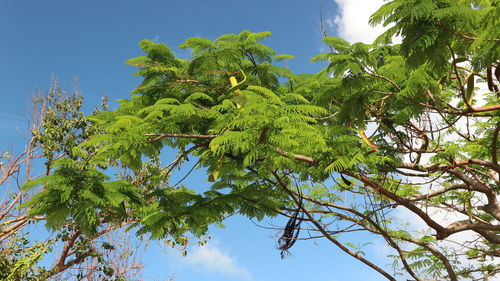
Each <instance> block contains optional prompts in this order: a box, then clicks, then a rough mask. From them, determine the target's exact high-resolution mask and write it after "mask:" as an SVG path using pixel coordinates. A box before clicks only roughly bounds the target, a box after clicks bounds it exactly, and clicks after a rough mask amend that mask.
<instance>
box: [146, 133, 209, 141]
mask: <svg viewBox="0 0 500 281" xmlns="http://www.w3.org/2000/svg"><path fill="white" fill-rule="evenodd" d="M146 136H148V137H155V138H153V139H149V140H148V141H147V142H148V143H152V142H155V141H158V140H161V139H163V138H184V139H213V138H216V137H217V136H218V135H187V134H146Z"/></svg>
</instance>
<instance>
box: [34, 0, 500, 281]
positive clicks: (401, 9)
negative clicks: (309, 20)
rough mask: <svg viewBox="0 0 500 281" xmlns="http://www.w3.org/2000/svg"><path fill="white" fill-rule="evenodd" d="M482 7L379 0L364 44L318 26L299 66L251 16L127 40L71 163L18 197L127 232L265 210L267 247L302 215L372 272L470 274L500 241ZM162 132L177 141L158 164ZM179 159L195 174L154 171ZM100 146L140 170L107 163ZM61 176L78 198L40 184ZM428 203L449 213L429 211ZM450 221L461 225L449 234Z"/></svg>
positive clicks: (495, 79)
mask: <svg viewBox="0 0 500 281" xmlns="http://www.w3.org/2000/svg"><path fill="white" fill-rule="evenodd" d="M499 13H500V8H499V1H451V0H422V1H414V0H393V1H390V2H388V3H386V4H385V5H384V6H382V7H381V8H380V10H379V11H377V12H376V13H375V14H374V15H373V16H372V18H371V23H372V24H377V23H383V24H384V25H390V24H393V25H392V26H391V27H389V28H388V30H387V31H386V32H385V33H384V34H383V35H381V36H380V37H379V38H378V39H377V40H376V41H375V42H374V43H373V44H363V43H354V44H350V43H348V42H346V41H344V40H342V39H339V38H334V37H326V38H325V39H324V41H325V43H326V44H328V45H329V46H330V48H331V52H330V53H326V54H320V55H318V56H316V57H314V58H313V59H312V60H313V61H326V62H327V63H328V66H327V67H326V68H325V69H323V70H322V71H321V72H319V73H317V74H300V75H296V74H294V73H292V72H291V71H289V70H288V69H287V68H286V67H281V66H278V65H277V63H278V62H280V61H282V60H289V59H293V57H292V56H290V55H276V54H275V52H274V51H273V50H272V49H270V48H269V47H267V46H265V45H263V44H262V43H261V41H262V40H263V39H265V38H267V37H268V36H270V33H269V32H260V33H252V32H249V31H243V32H241V33H240V34H226V35H222V36H221V37H219V38H217V39H216V40H214V41H210V40H208V39H205V38H189V39H187V40H186V41H185V42H184V43H183V44H182V45H181V46H180V48H186V49H191V50H192V58H191V59H189V60H182V59H179V58H176V57H175V56H174V54H173V52H172V51H171V50H170V49H169V48H168V47H167V46H166V45H164V44H161V43H158V44H157V43H153V42H151V41H149V40H143V41H141V43H140V46H141V48H142V49H143V50H144V52H145V53H146V56H142V57H138V58H134V59H131V60H129V61H128V64H129V65H133V66H135V67H137V68H138V69H139V70H138V72H137V75H139V76H142V77H144V80H143V82H142V83H141V84H140V85H139V86H138V87H137V88H136V89H135V91H134V93H133V95H132V97H131V99H130V100H121V104H120V106H119V108H118V109H117V110H115V111H108V112H103V113H100V114H98V115H96V116H95V117H92V118H91V120H93V121H94V122H95V124H96V126H97V127H98V128H99V130H101V131H102V133H101V134H97V135H94V136H92V137H91V138H90V139H89V140H87V141H85V142H84V143H82V145H81V146H80V148H79V149H80V150H79V151H83V152H79V154H78V157H79V159H81V161H83V163H84V166H78V164H75V163H74V162H73V161H74V160H72V159H62V160H60V161H59V162H58V164H57V165H59V166H58V168H57V169H55V170H54V175H57V176H52V177H50V176H49V177H45V178H42V179H40V180H38V181H36V182H33V183H32V184H30V186H35V185H37V184H45V190H44V191H43V192H42V193H40V194H39V195H37V197H36V199H34V200H32V201H30V202H28V203H26V206H30V207H31V208H32V209H31V211H30V214H31V215H32V216H47V217H48V218H54V219H53V220H52V222H53V223H51V224H50V225H49V226H50V227H53V228H58V227H61V226H63V225H64V223H65V222H66V221H68V220H71V221H75V222H76V228H77V229H78V231H81V232H82V233H86V234H92V233H96V232H97V231H98V229H99V227H101V225H102V223H104V222H106V223H110V222H113V223H116V222H118V223H121V222H123V221H127V220H131V221H134V226H135V227H137V228H138V232H137V234H138V235H142V234H150V235H151V236H152V237H153V238H164V237H170V238H171V239H172V241H173V243H178V244H186V243H187V240H186V236H185V235H186V234H188V233H192V234H195V235H196V236H202V235H204V234H205V233H206V232H207V227H208V225H210V224H214V223H220V222H222V221H223V219H224V217H225V216H227V215H229V214H233V213H236V212H237V213H240V214H243V215H245V216H248V217H250V218H257V219H262V218H263V217H265V216H276V215H282V216H285V217H288V218H289V219H290V220H289V222H288V224H287V225H286V226H285V228H284V231H283V235H282V237H281V238H280V248H281V249H282V251H283V252H282V254H286V251H287V250H288V249H289V248H290V247H291V246H292V245H293V244H294V243H295V241H296V239H297V238H298V237H299V236H298V235H299V230H300V227H301V225H303V224H308V229H309V228H312V229H314V230H315V232H317V234H318V235H322V236H324V237H326V239H328V240H329V241H331V242H332V243H333V244H334V245H336V246H337V247H339V248H340V249H341V250H343V251H344V252H346V253H347V254H348V255H350V256H352V257H354V258H356V259H358V260H360V261H361V262H363V263H364V264H366V265H367V266H369V267H371V268H373V269H374V270H376V271H377V272H379V273H380V274H381V275H383V276H385V277H386V278H387V279H389V280H396V278H397V277H398V275H402V276H403V277H406V276H409V277H411V278H412V279H415V280H424V279H428V278H431V279H438V280H443V279H448V280H459V279H463V278H467V279H473V280H486V279H488V278H489V277H492V276H494V275H495V274H497V273H498V271H499V269H498V267H497V266H496V265H495V261H494V260H493V259H494V258H498V257H499V256H500V249H499V244H500V240H499V239H500V238H499V237H500V236H499V231H500V226H499V225H498V220H499V219H500V206H499V203H498V190H499V189H498V173H499V172H500V166H499V165H498V160H497V158H498V134H499V130H500V126H499V109H500V104H499V103H498V95H499V91H498V83H499V81H500V80H499V79H500V77H499V76H500V68H499V66H498V63H499V61H498V57H499V56H498V50H500V48H499V46H498V44H499V42H500V39H499V38H500V34H499V32H500V30H498V28H495V27H496V26H497V23H498V21H497V20H496V19H498V18H499ZM394 35H399V36H401V37H402V43H401V44H392V43H391V38H392V37H393V36H394ZM273 62H274V63H273ZM481 81H484V82H485V84H487V86H488V89H486V90H480V89H479V88H478V86H479V85H480V84H481V83H480V82H481ZM478 82H479V83H478ZM367 134H368V135H370V136H369V137H368V136H367ZM165 146H168V147H171V148H174V149H176V150H177V151H178V153H179V155H178V157H177V158H176V160H175V161H174V162H173V163H171V164H169V165H167V166H165V167H161V166H160V164H159V163H158V162H157V161H158V159H159V157H160V152H161V151H162V148H164V147H165ZM145 159H146V161H145ZM148 159H149V160H148ZM189 159H194V161H195V164H194V166H193V168H195V167H197V168H204V169H205V170H206V171H207V178H208V180H209V181H211V182H213V184H212V186H211V188H210V190H208V191H206V192H204V193H199V194H198V193H196V192H195V191H193V190H192V189H189V188H187V187H185V186H183V185H181V184H180V183H177V184H174V185H172V184H170V183H169V182H168V175H169V174H170V173H171V171H172V170H173V169H175V168H177V167H179V166H181V165H185V164H186V163H189V162H190V161H189ZM148 161H149V162H148ZM80 163H81V162H80ZM110 163H112V164H119V165H121V166H122V167H124V168H127V169H130V171H131V174H132V175H134V176H135V177H137V178H139V179H141V180H140V181H137V180H135V181H134V180H130V179H128V178H127V177H124V178H123V180H120V181H114V182H111V181H109V179H108V178H106V177H105V176H104V174H103V170H105V169H106V168H107V167H109V166H110ZM155 165H157V166H155ZM152 166H154V167H155V168H154V169H156V170H155V171H156V172H155V173H153V174H148V173H145V172H144V169H145V167H146V168H148V169H153V168H152ZM82 167H84V168H82ZM154 169H153V170H154ZM81 182H86V183H89V186H88V187H81V185H80V183H81ZM61 184H64V188H65V189H68V190H74V189H76V188H78V189H80V188H84V189H85V190H86V191H85V196H86V199H84V200H82V198H81V197H80V196H75V197H72V196H69V197H68V196H66V197H63V196H60V195H58V194H56V193H55V191H56V190H61V187H60V186H61ZM96 186H97V187H98V188H95V187H96ZM68 192H69V191H68ZM53 197H57V198H58V199H57V200H51V199H50V198H53ZM87 198H88V199H87ZM93 198H95V199H93ZM97 198H99V199H97ZM102 198H105V200H102ZM347 198H349V200H346V199H347ZM61 210H64V211H61ZM395 212H398V213H397V214H395ZM83 213H84V214H85V216H83V215H82V214H83ZM398 214H399V216H398ZM401 214H411V215H413V216H415V217H416V218H417V219H418V220H419V221H421V222H422V223H423V224H425V225H426V226H427V227H428V230H427V231H422V230H419V229H414V228H411V227H407V226H405V225H404V224H402V223H401V220H400V218H398V217H401ZM443 214H448V215H453V218H456V219H455V220H454V221H453V222H452V223H449V224H444V221H442V220H440V219H439V216H440V215H443ZM98 218H103V219H98ZM356 231H366V232H369V233H372V234H374V235H377V236H380V237H383V239H384V240H385V241H386V242H387V245H388V246H389V247H391V248H392V249H393V250H394V253H395V254H394V256H393V258H394V271H395V272H394V274H391V273H390V272H388V271H387V270H386V269H384V268H383V267H382V266H380V265H376V264H375V263H374V262H373V261H371V260H370V257H368V256H365V254H364V253H363V251H362V245H361V246H359V245H354V244H352V243H350V242H349V240H348V239H349V234H350V233H352V232H356ZM465 232H466V233H469V234H471V235H472V239H469V240H467V241H463V240H460V239H456V238H455V237H456V236H453V235H454V234H457V233H465Z"/></svg>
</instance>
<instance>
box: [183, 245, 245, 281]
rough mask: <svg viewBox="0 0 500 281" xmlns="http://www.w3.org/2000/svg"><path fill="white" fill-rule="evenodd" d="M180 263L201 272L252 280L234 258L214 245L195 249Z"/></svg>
mask: <svg viewBox="0 0 500 281" xmlns="http://www.w3.org/2000/svg"><path fill="white" fill-rule="evenodd" d="M180 261H181V263H182V264H183V265H187V266H194V267H196V268H198V269H200V270H204V271H208V272H215V273H220V274H223V275H229V276H234V277H239V278H243V279H246V280H249V279H251V275H250V273H249V272H248V271H247V270H246V269H244V268H243V267H241V266H240V265H238V263H237V262H236V259H235V258H234V257H232V256H231V255H230V254H229V253H227V252H224V251H222V250H221V249H220V248H219V247H217V246H216V245H213V244H207V245H205V246H201V247H199V246H197V247H195V248H193V249H192V250H190V251H188V255H187V256H186V257H184V258H182V259H181V260H180Z"/></svg>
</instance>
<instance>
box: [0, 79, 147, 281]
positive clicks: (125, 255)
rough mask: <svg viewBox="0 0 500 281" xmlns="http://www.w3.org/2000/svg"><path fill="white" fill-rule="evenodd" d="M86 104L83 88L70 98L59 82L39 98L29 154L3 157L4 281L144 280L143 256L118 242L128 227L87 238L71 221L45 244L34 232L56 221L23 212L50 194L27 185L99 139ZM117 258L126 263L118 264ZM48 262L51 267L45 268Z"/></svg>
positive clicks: (106, 227) (0, 272)
mask: <svg viewBox="0 0 500 281" xmlns="http://www.w3.org/2000/svg"><path fill="white" fill-rule="evenodd" d="M82 102H83V98H82V95H81V94H80V93H79V91H78V89H77V88H75V91H74V92H73V93H71V94H68V93H67V92H66V91H64V90H63V89H62V88H60V87H59V85H58V84H57V80H56V79H55V78H53V80H52V83H51V88H50V90H49V91H48V93H47V94H46V95H44V94H41V93H37V94H36V95H34V96H33V99H32V104H31V108H30V110H31V111H30V112H29V113H30V116H29V118H30V119H29V120H28V121H29V131H28V134H27V135H26V136H24V137H26V139H27V144H26V147H25V148H24V150H23V151H22V152H21V153H16V152H5V153H4V154H3V156H2V157H0V161H1V162H0V186H1V187H2V188H3V192H4V196H3V197H2V198H3V199H2V202H1V204H0V221H1V225H0V241H1V242H2V243H1V244H0V245H1V246H0V279H2V280H12V281H14V280H16V281H17V280H47V279H51V280H59V279H60V278H61V277H62V276H65V277H68V276H76V277H80V278H79V279H82V278H83V277H85V278H86V280H138V279H133V278H135V277H137V276H138V275H139V271H140V268H141V267H142V266H141V263H140V260H138V258H139V255H138V253H137V252H135V251H131V249H132V248H131V245H130V243H124V241H120V239H117V238H118V237H117V233H121V235H120V236H123V226H122V225H110V224H103V225H102V227H101V228H100V229H99V232H98V233H96V234H95V235H93V236H85V235H82V234H81V233H80V232H79V231H78V230H76V229H75V226H74V224H73V223H71V222H68V221H65V222H64V225H62V226H61V227H59V228H58V229H56V231H55V232H53V233H49V234H48V235H47V236H48V238H44V237H43V235H41V234H36V231H33V229H34V227H35V225H36V224H40V222H44V221H45V222H46V223H47V225H50V224H51V223H52V221H53V220H54V218H50V217H49V218H48V217H46V216H29V215H28V212H29V210H28V209H20V207H21V206H22V204H23V203H24V202H26V201H29V200H36V198H37V196H40V194H44V188H42V189H40V190H22V189H20V187H21V185H23V184H24V183H27V182H30V181H31V180H33V179H36V178H37V177H40V175H39V174H42V175H46V176H47V177H49V178H50V177H51V176H52V172H51V170H52V165H53V164H54V162H57V159H59V158H64V157H68V158H74V157H75V156H74V154H73V153H74V152H75V151H76V150H75V149H74V148H75V147H76V146H78V145H79V144H80V143H81V142H82V141H83V140H85V139H87V138H88V137H89V136H91V135H93V134H95V133H97V131H96V130H95V128H94V127H93V125H92V123H91V122H90V121H89V120H88V118H87V117H86V116H85V114H84V113H83V112H82V111H81V106H82ZM106 107H107V106H106V101H105V100H103V104H102V107H101V108H100V109H96V110H95V111H94V112H93V114H96V113H97V112H99V111H102V110H106ZM35 182H36V181H35ZM124 225H126V224H124ZM117 256H120V262H117V261H116V257H117ZM42 260H44V262H43V264H47V266H44V265H42V263H41V261H42ZM51 261H52V262H51ZM125 278H127V279H125ZM64 280H66V279H64Z"/></svg>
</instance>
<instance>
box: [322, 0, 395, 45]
mask: <svg viewBox="0 0 500 281" xmlns="http://www.w3.org/2000/svg"><path fill="white" fill-rule="evenodd" d="M335 3H337V5H338V7H339V10H340V15H339V16H336V17H335V19H334V22H335V25H336V26H337V33H338V35H339V36H340V37H341V38H343V39H345V40H347V41H350V42H363V43H366V44H371V43H373V40H375V38H377V36H379V35H380V34H382V32H383V31H384V30H385V29H386V28H385V27H383V26H382V25H377V26H375V27H371V26H370V25H369V24H368V19H369V18H370V16H371V15H372V14H373V13H374V12H375V11H377V10H378V8H380V6H382V5H383V4H384V1H383V0H335ZM327 22H328V20H327ZM395 41H396V42H398V41H399V39H396V40H395Z"/></svg>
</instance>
